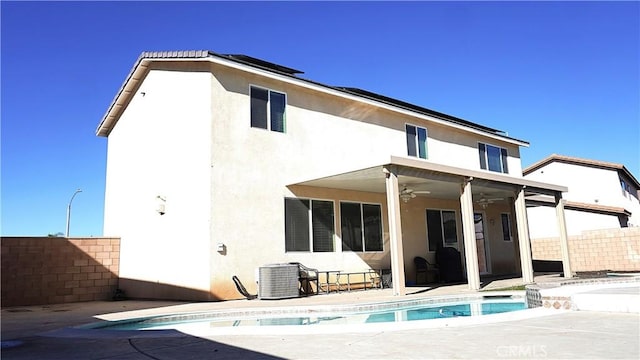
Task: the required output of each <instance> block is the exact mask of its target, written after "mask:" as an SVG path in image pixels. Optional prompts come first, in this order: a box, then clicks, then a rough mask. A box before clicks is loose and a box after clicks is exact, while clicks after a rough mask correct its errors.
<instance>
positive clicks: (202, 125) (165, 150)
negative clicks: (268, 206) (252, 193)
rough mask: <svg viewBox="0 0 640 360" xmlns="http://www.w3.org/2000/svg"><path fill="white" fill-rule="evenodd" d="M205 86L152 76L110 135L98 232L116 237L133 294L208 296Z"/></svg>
mask: <svg viewBox="0 0 640 360" xmlns="http://www.w3.org/2000/svg"><path fill="white" fill-rule="evenodd" d="M210 83H211V74H209V73H183V72H172V71H159V70H154V71H151V72H150V73H149V75H148V76H147V78H146V79H145V82H144V84H143V85H142V86H141V88H140V89H138V91H137V92H136V95H135V97H134V98H133V100H132V102H131V103H130V105H129V106H128V108H127V109H126V111H125V112H124V114H123V115H122V117H121V119H120V120H119V122H118V123H117V126H115V128H114V129H113V131H112V132H111V134H110V135H109V138H108V159H107V181H106V183H107V186H106V195H105V222H104V233H105V234H111V235H113V236H119V237H121V239H122V240H121V259H120V277H121V278H124V279H135V280H136V281H137V282H139V283H137V284H136V285H135V286H132V287H130V288H128V289H125V290H126V291H127V292H128V293H129V294H130V295H131V296H135V294H136V291H137V290H138V289H139V288H140V289H141V288H143V287H146V286H150V285H152V284H156V285H163V286H164V285H169V286H165V290H163V291H168V292H171V291H172V289H171V285H176V286H179V287H184V288H188V289H194V290H202V291H206V292H208V291H209V285H210V283H209V260H210V241H209V239H210V236H209V221H210V218H211V216H210V215H211V212H210V202H209V199H210V184H211V176H210V153H211V152H210V148H211V143H210V134H211V121H210V119H211V113H210V106H209V104H210V101H211V93H210V88H211V86H210ZM143 93H144V95H143ZM158 196H161V197H164V198H166V204H165V207H166V213H165V215H160V214H159V213H158V212H157V211H156V209H157V208H158V205H159V204H160V203H161V201H160V200H159V199H158V198H157V197H158ZM169 297H170V296H169Z"/></svg>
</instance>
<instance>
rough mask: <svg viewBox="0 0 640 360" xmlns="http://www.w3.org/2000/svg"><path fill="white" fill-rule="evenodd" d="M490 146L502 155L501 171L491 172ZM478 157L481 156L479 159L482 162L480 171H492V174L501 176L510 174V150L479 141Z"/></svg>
mask: <svg viewBox="0 0 640 360" xmlns="http://www.w3.org/2000/svg"><path fill="white" fill-rule="evenodd" d="M489 146H490V147H493V148H496V149H498V151H499V153H500V170H499V171H498V170H491V169H490V168H489V167H490V164H489V151H488V149H487V148H488V147H489ZM480 152H482V154H480ZM478 156H479V158H478V159H479V161H480V169H482V170H486V171H491V172H497V173H499V174H509V150H508V149H507V148H505V147H502V146H498V145H494V144H490V143H486V142H481V141H478Z"/></svg>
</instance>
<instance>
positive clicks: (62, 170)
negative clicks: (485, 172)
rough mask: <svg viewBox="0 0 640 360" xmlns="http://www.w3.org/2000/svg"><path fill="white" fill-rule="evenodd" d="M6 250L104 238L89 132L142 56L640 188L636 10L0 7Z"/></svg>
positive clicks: (96, 158)
mask: <svg viewBox="0 0 640 360" xmlns="http://www.w3.org/2000/svg"><path fill="white" fill-rule="evenodd" d="M0 11H1V62H2V66H1V73H0V76H1V141H2V143H1V165H2V168H1V170H2V172H1V194H0V195H1V219H2V222H1V229H0V232H1V234H2V235H6V236H9V235H47V234H49V233H57V232H64V231H65V220H66V207H67V203H68V202H69V199H70V197H71V195H72V194H73V192H74V191H75V189H76V188H81V189H82V190H83V192H82V193H80V194H78V195H77V196H76V197H75V199H74V201H73V207H72V220H71V235H72V236H91V235H93V236H99V235H101V234H102V217H103V205H104V182H105V170H106V167H105V164H106V150H107V140H106V139H105V138H99V137H96V136H95V129H96V126H97V125H98V123H99V121H100V120H101V118H102V116H103V115H104V113H105V112H106V110H107V107H108V106H109V104H110V102H111V100H112V99H113V97H114V96H115V94H116V92H117V90H118V89H119V88H120V86H121V85H122V82H123V81H124V79H125V77H126V75H127V74H128V73H129V71H130V69H131V67H132V66H133V64H134V62H135V60H136V59H137V58H138V56H139V55H140V53H141V52H142V51H161V50H190V49H206V50H212V51H215V52H218V53H242V54H247V55H250V56H253V57H257V58H261V59H265V60H268V61H272V62H275V63H279V64H282V65H285V66H290V67H293V68H296V69H300V70H302V71H304V72H305V74H304V75H302V76H303V77H306V78H308V79H312V80H316V81H319V82H322V83H326V84H330V85H339V86H352V87H359V88H362V89H366V90H370V91H373V92H377V93H381V94H384V95H387V96H390V97H394V98H397V99H401V100H404V101H408V102H411V103H415V104H418V105H421V106H424V107H427V108H430V109H433V110H436V111H440V112H444V113H447V114H450V115H454V116H458V117H461V118H464V119H466V120H470V121H473V122H477V123H480V124H483V125H486V126H490V127H494V128H498V129H501V130H504V131H507V132H508V133H509V135H510V136H512V137H516V138H519V139H523V140H526V141H529V142H530V143H531V146H530V147H529V148H523V149H522V151H521V157H522V162H523V165H524V166H527V165H530V164H532V163H534V162H535V161H537V160H540V159H542V158H544V157H546V156H548V155H550V154H552V153H558V154H562V155H569V156H577V157H583V158H589V159H595V160H603V161H611V162H617V163H622V164H624V165H625V166H626V167H627V168H628V169H629V170H630V171H631V172H632V173H633V174H634V175H635V176H636V178H638V177H640V145H639V144H640V120H639V119H640V105H639V102H640V100H639V99H640V65H639V64H640V15H639V14H640V3H639V2H617V3H614V2H564V3H559V2H407V3H397V2H393V3H391V2H356V3H342V2H283V3H271V2H266V3H255V2H251V3H248V2H235V3H230V2H229V3H227V2H189V3H186V2H78V3H73V2H56V3H48V2H9V1H2V2H0Z"/></svg>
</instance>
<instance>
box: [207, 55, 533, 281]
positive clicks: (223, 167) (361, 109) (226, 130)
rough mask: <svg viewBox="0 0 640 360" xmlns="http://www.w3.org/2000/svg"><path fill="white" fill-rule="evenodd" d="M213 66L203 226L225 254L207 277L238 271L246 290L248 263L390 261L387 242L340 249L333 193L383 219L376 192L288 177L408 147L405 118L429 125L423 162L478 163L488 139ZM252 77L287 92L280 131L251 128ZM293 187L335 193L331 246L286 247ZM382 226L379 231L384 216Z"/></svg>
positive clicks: (349, 166) (401, 152)
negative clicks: (309, 185) (287, 202)
mask: <svg viewBox="0 0 640 360" xmlns="http://www.w3.org/2000/svg"><path fill="white" fill-rule="evenodd" d="M212 71H213V73H214V77H215V79H214V81H213V83H212V84H213V86H212V97H213V104H214V105H213V107H214V110H213V112H212V114H213V143H214V146H213V148H212V159H213V161H212V162H213V169H214V171H213V182H212V184H213V191H212V208H211V213H212V225H211V226H212V229H211V233H212V243H224V244H225V245H226V246H227V252H226V253H225V254H224V255H223V254H213V261H212V277H213V279H214V283H216V282H224V281H226V280H227V278H229V277H230V275H237V276H239V277H240V279H242V280H243V282H244V283H245V285H247V287H248V288H249V289H251V286H252V285H253V284H251V283H250V281H251V280H253V278H254V272H255V268H257V267H259V266H261V265H264V264H269V263H278V262H288V261H300V262H303V263H305V264H306V265H308V266H312V267H317V268H320V269H336V270H356V269H363V268H367V267H368V266H372V267H375V266H376V265H380V266H384V267H388V264H389V257H388V246H387V245H385V251H384V252H383V253H382V254H366V253H365V254H362V253H352V252H341V251H340V248H341V242H340V237H339V228H340V225H339V212H338V207H339V201H340V200H351V201H361V202H371V203H379V204H381V205H383V208H382V212H383V216H384V217H385V218H386V204H385V203H386V199H385V197H384V194H369V195H367V194H366V193H360V194H350V195H348V194H344V192H343V194H342V197H336V195H335V193H336V191H333V193H334V194H331V193H330V192H329V193H327V192H326V191H322V190H317V191H315V192H314V191H308V192H307V193H292V192H291V191H290V189H288V188H287V187H286V186H287V185H290V184H294V183H296V182H299V181H303V180H310V179H314V178H318V177H324V176H328V175H334V174H339V173H343V172H348V171H353V170H357V169H362V168H367V167H370V166H374V165H379V164H382V163H385V162H387V161H388V160H389V156H390V155H396V156H407V155H406V151H407V150H406V137H405V123H411V124H415V125H418V126H424V127H426V128H427V129H428V139H427V147H428V154H429V159H428V160H425V161H433V162H437V163H442V164H447V165H452V166H459V167H468V168H473V169H479V160H478V148H477V146H478V145H477V143H478V141H486V139H483V138H481V137H479V136H477V135H472V134H465V133H463V132H461V131H452V130H451V129H447V128H445V127H443V126H441V125H437V124H434V123H429V122H426V121H423V122H420V121H418V120H416V119H413V118H409V117H406V116H400V115H398V114H396V113H393V112H390V111H387V110H380V109H375V108H373V107H371V106H367V105H362V104H360V103H357V102H354V101H350V100H345V99H342V98H339V97H336V96H330V95H325V94H319V93H317V92H311V91H309V90H307V89H304V88H302V87H299V86H294V85H291V84H284V83H282V82H278V81H273V80H270V79H265V78H261V77H259V76H256V75H252V74H248V73H244V72H241V71H237V70H233V71H230V70H228V69H225V68H223V67H221V66H212ZM251 85H254V86H259V87H263V88H268V89H271V90H274V91H278V92H282V93H285V94H287V110H286V117H287V120H286V122H287V124H286V129H287V130H286V133H278V132H272V131H267V130H264V129H257V128H251V127H250V116H249V109H250V106H249V89H250V86H251ZM491 143H494V144H495V143H496V141H491ZM499 145H501V146H504V147H508V148H509V155H510V160H509V161H510V163H509V166H510V170H512V171H511V174H517V175H516V176H520V175H521V165H520V160H519V152H518V148H517V146H510V145H508V144H499ZM218 189H222V190H218ZM291 196H299V197H307V198H315V199H323V200H334V201H335V202H334V206H335V210H336V218H337V219H336V252H333V253H286V252H285V248H284V246H285V243H284V198H285V197H291ZM456 206H459V203H456ZM421 214H422V219H421V222H420V223H417V224H412V225H415V226H416V227H418V228H420V229H422V231H423V232H424V228H425V220H424V209H423V210H422V212H421ZM383 227H384V229H383V231H384V232H385V238H387V234H386V232H387V231H388V229H386V227H387V224H386V221H385V223H384V224H383ZM405 231H406V232H409V231H411V229H410V228H407V229H405ZM424 241H426V237H425V238H424ZM407 243H408V242H407ZM500 245H501V246H506V247H508V248H509V249H508V252H509V257H510V264H508V265H505V266H504V267H506V268H513V267H514V266H513V265H512V264H513V253H514V251H513V245H512V244H511V243H510V244H500ZM412 259H413V258H412V256H409V255H408V256H407V257H406V258H405V265H406V267H407V269H410V267H411V266H413V265H412V261H413V260H412ZM496 259H499V256H498V255H496ZM505 261H506V260H505ZM247 279H249V281H247Z"/></svg>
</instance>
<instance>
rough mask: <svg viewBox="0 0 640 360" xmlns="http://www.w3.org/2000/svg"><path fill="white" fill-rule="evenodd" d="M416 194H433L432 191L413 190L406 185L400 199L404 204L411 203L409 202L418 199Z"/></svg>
mask: <svg viewBox="0 0 640 360" xmlns="http://www.w3.org/2000/svg"><path fill="white" fill-rule="evenodd" d="M416 194H431V191H428V190H413V189H411V188H408V187H407V186H406V185H404V186H403V188H402V190H401V191H400V199H402V201H404V202H409V200H411V199H413V198H415V197H416Z"/></svg>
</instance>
